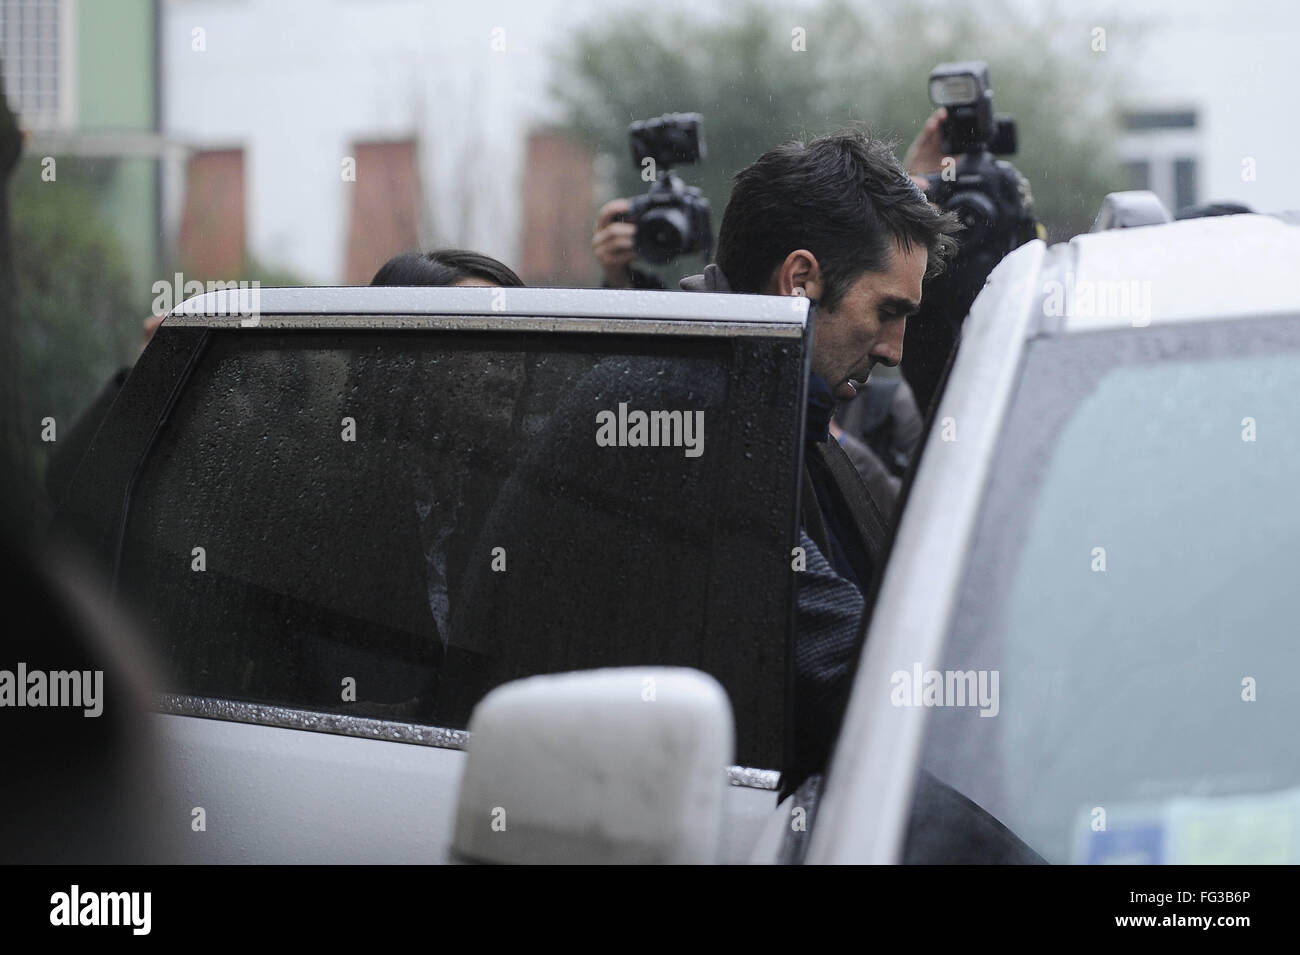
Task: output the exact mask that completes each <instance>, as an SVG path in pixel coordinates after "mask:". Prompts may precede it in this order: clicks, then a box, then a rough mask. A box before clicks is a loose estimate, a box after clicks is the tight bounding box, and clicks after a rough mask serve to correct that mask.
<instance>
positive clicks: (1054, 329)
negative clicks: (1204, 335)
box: [1013, 214, 1300, 335]
mask: <svg viewBox="0 0 1300 955" xmlns="http://www.w3.org/2000/svg"><path fill="white" fill-rule="evenodd" d="M1015 254H1016V253H1013V255H1015ZM1298 264H1300V228H1296V226H1295V225H1293V224H1290V223H1288V222H1286V221H1283V220H1282V219H1280V218H1276V217H1274V216H1267V215H1254V214H1250V215H1246V214H1243V215H1232V216H1211V217H1206V218H1200V219H1184V220H1180V221H1177V222H1169V223H1164V224H1159V225H1149V226H1140V227H1137V228H1127V229H1111V230H1106V231H1102V232H1090V233H1085V234H1083V235H1078V236H1075V237H1074V238H1073V239H1071V240H1070V241H1069V242H1065V243H1061V244H1059V245H1054V246H1052V247H1051V248H1049V249H1048V250H1047V254H1046V255H1045V256H1044V258H1043V263H1042V267H1041V271H1040V282H1039V287H1038V289H1037V294H1038V306H1037V308H1036V309H1035V310H1036V312H1037V314H1038V316H1039V321H1037V322H1036V323H1031V325H1030V328H1029V333H1030V334H1031V335H1043V334H1047V335H1053V334H1075V333H1079V332H1090V331H1097V330H1100V329H1113V328H1121V327H1126V326H1127V327H1145V326H1146V325H1151V324H1163V323H1170V322H1190V321H1203V320H1214V319H1237V318H1257V317H1264V316H1281V315H1294V314H1297V313H1300V284H1297V283H1296V281H1295V280H1294V276H1295V274H1296V271H1297V265H1298Z"/></svg>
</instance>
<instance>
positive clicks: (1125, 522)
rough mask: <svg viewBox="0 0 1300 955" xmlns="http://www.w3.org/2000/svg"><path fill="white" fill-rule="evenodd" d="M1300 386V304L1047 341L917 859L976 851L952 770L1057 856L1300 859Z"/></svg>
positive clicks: (1015, 827)
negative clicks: (958, 833) (1273, 315)
mask: <svg viewBox="0 0 1300 955" xmlns="http://www.w3.org/2000/svg"><path fill="white" fill-rule="evenodd" d="M1297 396H1300V319H1293V318H1287V319H1280V320H1279V319H1273V320H1264V321H1252V322H1244V321H1243V322H1232V323H1226V322H1225V323H1197V324H1190V325H1184V326H1179V327H1170V328H1159V329H1157V328H1152V329H1143V330H1128V331H1124V332H1122V333H1110V332H1108V333H1104V334H1092V335H1076V336H1063V337H1059V338H1052V339H1040V340H1037V341H1034V342H1032V343H1031V344H1030V346H1029V349H1028V353H1027V357H1026V360H1025V364H1024V368H1023V375H1022V378H1021V381H1020V384H1019V388H1018V391H1017V393H1016V395H1015V399H1014V402H1013V405H1012V408H1011V411H1010V413H1009V417H1008V419H1007V422H1006V425H1005V429H1004V432H1003V435H1002V439H1001V441H1000V444H999V449H998V451H997V454H996V457H995V461H994V467H993V472H992V475H991V480H990V482H989V484H988V490H987V494H986V499H985V502H984V507H983V511H982V513H981V515H980V518H979V522H978V525H977V531H976V538H975V542H974V546H973V548H972V550H971V552H970V555H969V563H968V566H967V569H966V576H965V579H964V582H963V586H962V590H961V592H960V597H959V601H958V604H957V607H956V611H955V613H954V615H953V618H952V619H953V623H952V627H951V631H950V633H949V635H948V640H947V643H946V646H945V650H944V653H943V662H942V667H943V670H944V672H945V673H961V674H967V675H968V676H967V680H968V681H969V674H970V672H971V671H974V674H975V680H974V681H973V682H969V685H971V686H974V687H976V688H977V690H978V691H979V692H978V693H977V694H975V695H976V696H978V697H979V699H978V700H977V701H976V702H977V703H978V704H979V705H972V701H970V700H967V705H965V706H954V705H951V704H952V703H953V702H954V700H952V699H949V698H947V697H945V696H944V695H943V694H942V693H940V694H937V695H936V698H937V699H938V700H939V701H940V703H946V704H948V705H937V706H934V708H933V709H928V710H927V721H928V722H927V731H926V742H925V746H924V753H923V757H922V768H923V772H922V774H921V777H920V778H921V780H922V785H921V786H919V787H918V790H917V792H918V797H917V801H916V805H915V807H914V812H913V818H912V822H911V826H910V831H909V836H908V841H907V849H906V851H905V859H906V861H911V862H933V861H954V859H953V853H955V852H957V851H958V849H957V848H955V846H956V845H957V844H956V843H954V842H953V841H952V840H946V841H945V840H944V839H941V838H938V837H937V836H936V835H935V834H936V833H939V832H943V831H945V824H946V822H948V821H949V820H945V819H944V818H943V817H944V815H945V813H946V814H948V815H951V814H952V812H953V811H954V810H953V809H952V806H953V805H954V803H953V802H952V801H951V800H949V801H948V802H946V803H945V802H944V801H943V800H935V799H934V798H933V792H934V780H935V779H937V780H938V781H939V783H940V784H942V786H943V787H944V791H947V789H946V787H951V788H952V789H954V790H956V791H957V792H958V793H960V794H961V795H963V796H965V797H967V799H969V800H971V801H973V802H974V803H976V804H977V805H978V806H979V807H981V808H982V809H983V810H985V811H986V812H987V813H989V814H991V815H992V816H993V817H995V818H996V819H997V820H999V821H1000V822H1001V823H1003V824H1004V825H1005V826H1006V827H1007V828H1008V829H1010V830H1011V832H1013V833H1014V834H1015V835H1016V836H1017V837H1019V839H1021V840H1023V841H1024V842H1025V843H1027V844H1028V846H1029V847H1030V848H1031V849H1032V850H1033V851H1034V852H1035V853H1037V854H1038V855H1040V856H1042V857H1043V858H1044V859H1045V860H1047V861H1048V862H1053V863H1066V862H1072V863H1103V862H1143V863H1223V862H1252V863H1256V862H1295V861H1297V858H1298V857H1300V825H1298V823H1300V736H1298V735H1297V734H1296V732H1295V727H1296V725H1297V724H1300V696H1298V695H1297V694H1296V693H1295V692H1294V688H1293V687H1291V686H1290V685H1289V683H1288V681H1289V679H1290V676H1289V675H1290V674H1294V673H1296V672H1300V641H1298V640H1297V638H1296V624H1295V621H1296V620H1297V618H1300V586H1297V584H1296V572H1297V561H1296V549H1297V545H1298V543H1300V509H1297V508H1296V507H1295V495H1296V492H1297V486H1300V481H1298V480H1297V478H1300V414H1297V412H1298V411H1300V397H1297ZM949 682H951V681H949ZM945 805H946V806H947V807H948V808H947V809H945V808H944V806H945ZM967 808H969V807H967Z"/></svg>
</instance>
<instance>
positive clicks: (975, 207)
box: [926, 60, 1037, 274]
mask: <svg viewBox="0 0 1300 955" xmlns="http://www.w3.org/2000/svg"><path fill="white" fill-rule="evenodd" d="M930 101H931V102H932V103H934V105H935V106H943V107H945V108H946V109H947V110H948V118H947V119H945V120H944V122H943V125H942V126H941V127H940V135H941V137H942V141H943V142H942V147H943V151H944V152H945V153H947V154H949V155H953V156H955V157H956V160H955V163H954V165H952V166H951V167H949V168H946V169H944V170H943V171H941V172H937V173H931V174H930V175H929V176H928V177H927V181H928V183H929V185H928V187H927V189H926V195H927V196H928V197H929V199H930V201H931V202H933V203H934V204H935V205H937V206H938V207H939V208H941V209H943V210H944V211H945V212H955V213H956V214H957V217H958V218H959V219H961V221H962V224H963V225H964V226H965V229H964V230H963V232H962V235H961V247H962V250H963V252H966V251H967V250H970V251H971V252H975V251H980V252H983V253H985V254H986V255H988V256H992V257H993V261H992V263H991V264H990V265H989V269H990V270H991V269H992V266H993V265H996V264H997V262H998V261H999V260H1001V258H1002V256H1004V255H1006V254H1007V253H1008V252H1010V251H1012V250H1013V249H1015V248H1018V247H1019V246H1021V245H1023V244H1024V243H1025V242H1027V241H1029V240H1030V239H1032V238H1034V237H1035V236H1036V235H1037V223H1036V222H1035V220H1034V215H1033V196H1032V195H1031V194H1030V191H1029V183H1028V182H1027V181H1026V180H1025V178H1024V177H1023V176H1022V175H1020V173H1019V172H1018V171H1017V170H1016V168H1015V167H1014V166H1013V165H1011V163H1009V162H1006V161H1005V160H1001V159H996V158H994V157H995V156H1008V155H1012V154H1014V153H1015V151H1016V124H1015V122H1014V121H1013V120H1012V119H1011V118H1010V117H1008V116H999V115H997V114H995V113H994V112H993V89H992V87H991V86H990V85H989V68H988V64H986V63H985V62H984V61H983V60H967V61H964V62H961V63H940V64H939V65H938V66H936V67H935V68H934V69H933V70H931V71H930ZM986 274H987V273H986Z"/></svg>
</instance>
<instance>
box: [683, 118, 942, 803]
mask: <svg viewBox="0 0 1300 955" xmlns="http://www.w3.org/2000/svg"><path fill="white" fill-rule="evenodd" d="M958 228H959V224H958V221H957V219H956V217H955V216H953V215H951V214H945V213H941V212H940V211H939V210H938V209H937V208H936V207H935V206H933V205H932V204H931V203H930V202H929V201H928V200H927V199H926V198H925V194H924V193H923V192H922V191H921V190H920V189H919V188H918V187H917V185H916V183H915V182H914V181H913V180H912V179H911V178H910V177H909V176H908V174H907V173H906V172H905V171H904V169H903V167H902V165H901V164H900V163H899V162H898V160H897V159H896V158H895V157H894V154H893V152H892V150H891V148H890V146H889V145H888V144H887V143H884V142H881V141H879V140H875V139H872V138H871V137H870V136H869V135H868V134H866V133H864V132H862V131H859V130H846V131H844V132H840V133H836V134H835V135H832V136H825V137H822V138H820V139H816V140H813V141H812V142H810V143H807V144H805V143H800V142H792V143H785V144H783V145H780V146H777V147H776V148H774V149H771V150H769V151H768V152H766V153H764V154H763V155H762V156H760V157H759V158H758V160H757V161H755V162H754V163H753V164H752V165H750V166H748V167H747V168H745V169H743V170H741V171H740V172H739V173H738V174H737V175H736V179H735V186H734V188H733V189H732V193H731V199H730V201H729V202H728V203H727V209H726V212H725V213H724V214H723V217H722V227H721V229H720V230H719V233H718V253H717V263H716V264H714V265H710V266H708V267H707V268H706V269H705V270H704V274H702V275H697V276H691V277H690V278H687V279H683V280H682V283H681V284H682V287H683V288H685V289H688V290H699V291H719V292H721V291H734V292H758V293H763V294H768V295H802V296H806V297H807V298H808V299H809V300H810V301H811V303H812V304H813V305H814V306H815V316H814V319H813V356H812V375H811V377H810V379H809V384H808V409H807V419H806V424H805V441H806V442H807V443H806V446H805V449H804V486H803V508H802V515H801V516H802V533H801V538H802V541H801V543H802V546H803V547H804V548H805V551H806V553H807V558H808V560H807V569H806V570H805V571H804V572H803V573H802V574H800V579H799V596H798V604H799V609H798V615H799V633H798V638H797V640H796V645H795V753H794V765H793V766H791V767H789V771H788V772H787V774H786V777H787V782H786V785H787V787H789V786H791V785H794V784H797V783H798V782H799V781H800V780H801V779H802V778H804V777H806V776H808V775H810V774H812V773H815V772H818V771H819V770H821V769H822V768H823V766H824V764H825V761H826V759H827V757H828V755H829V751H830V746H831V743H832V742H833V740H834V737H835V733H836V731H837V729H838V726H839V721H840V717H841V715H842V713H843V708H844V705H845V703H846V702H847V697H848V690H849V682H850V679H849V678H850V673H851V668H852V665H853V662H854V659H855V651H856V646H857V641H858V638H859V635H860V631H861V624H862V622H863V620H862V617H863V610H864V609H865V606H866V597H867V596H868V595H869V594H870V590H871V587H872V584H873V579H874V577H875V575H876V574H877V573H878V572H879V571H880V569H881V565H882V562H883V559H884V551H885V547H886V545H887V537H888V530H889V523H890V520H889V518H888V517H886V515H887V514H892V507H891V503H892V502H879V501H877V500H876V499H875V498H873V496H872V494H871V492H870V491H869V490H868V488H867V486H866V485H865V484H864V483H863V481H862V480H861V478H860V477H859V475H858V471H857V470H856V469H855V467H854V465H853V463H852V462H851V461H850V460H849V457H848V455H846V454H845V452H844V450H843V449H842V448H841V447H840V444H839V442H837V441H835V440H834V439H832V437H831V434H830V423H831V415H832V413H833V411H834V408H835V399H836V398H840V399H851V398H853V397H854V395H856V394H857V392H858V390H859V389H860V388H862V387H863V386H864V385H865V383H866V381H867V377H868V375H869V374H870V373H871V370H872V368H873V367H874V366H876V365H877V364H883V365H890V366H893V365H897V364H898V363H899V362H900V361H901V360H902V357H903V331H904V328H905V327H906V323H907V318H908V316H909V315H911V314H913V313H915V312H916V311H917V309H918V308H919V307H920V304H921V288H922V282H923V281H924V279H926V278H927V277H929V276H931V275H935V274H937V273H938V272H940V271H941V270H942V269H943V268H944V266H945V264H946V263H947V262H948V261H949V259H950V258H951V256H952V254H953V253H954V252H955V250H956V241H955V239H954V238H953V236H954V235H955V233H956V232H957V230H958Z"/></svg>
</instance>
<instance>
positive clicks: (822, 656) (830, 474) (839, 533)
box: [681, 265, 892, 794]
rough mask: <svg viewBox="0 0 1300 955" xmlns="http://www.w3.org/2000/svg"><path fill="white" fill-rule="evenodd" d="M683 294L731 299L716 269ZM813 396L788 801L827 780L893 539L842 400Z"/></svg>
mask: <svg viewBox="0 0 1300 955" xmlns="http://www.w3.org/2000/svg"><path fill="white" fill-rule="evenodd" d="M681 287H682V288H683V289H685V290H687V291H694V292H730V291H731V285H730V283H728V281H727V277H726V276H725V275H724V274H723V272H722V270H721V269H719V268H718V267H717V266H716V265H710V266H708V267H707V268H705V270H704V272H703V273H702V274H700V275H692V276H689V277H687V278H684V279H682V281H681ZM808 392H809V405H808V410H807V414H808V419H807V423H806V426H805V428H806V430H805V446H804V473H803V487H802V491H801V494H800V497H801V499H802V500H801V504H800V516H801V523H802V534H801V540H800V543H801V545H802V546H804V548H805V550H806V552H807V568H806V570H805V571H804V572H802V573H801V574H800V576H799V581H798V592H797V598H796V602H797V607H796V617H797V623H796V626H797V633H796V637H795V652H794V658H795V692H794V697H795V699H794V724H795V727H794V739H795V744H794V752H793V754H791V759H790V761H789V765H788V766H787V767H785V772H784V773H783V778H782V792H783V794H784V793H788V792H792V791H793V790H794V788H795V787H797V786H798V784H799V782H801V781H802V780H803V779H805V778H806V777H807V776H809V775H811V774H812V773H815V772H820V771H821V770H822V769H823V768H824V767H825V764H826V761H827V759H828V758H829V755H830V749H831V745H832V744H833V742H834V740H835V736H836V734H837V733H838V731H839V725H840V720H841V718H842V716H843V713H844V707H845V705H846V704H847V702H848V692H849V688H850V684H851V682H852V674H853V665H854V663H855V661H856V659H857V645H858V635H859V632H860V630H861V625H862V622H863V621H862V614H863V611H864V609H865V607H866V599H867V597H868V596H869V595H870V594H871V592H872V589H873V586H874V580H875V577H876V575H877V574H878V573H879V572H880V568H881V566H882V564H883V561H884V557H885V548H886V546H887V543H888V535H889V521H888V520H887V519H886V517H885V513H886V511H885V509H883V508H882V507H881V506H880V505H879V504H878V502H877V501H876V500H875V498H874V497H873V496H872V493H871V492H870V491H869V490H868V488H867V485H866V484H865V483H864V482H863V480H862V478H861V476H860V475H859V474H858V471H857V469H856V468H855V467H854V465H853V462H852V461H850V460H849V457H848V455H847V454H846V453H845V452H844V449H843V448H841V447H840V445H839V444H838V442H836V441H835V440H833V439H832V438H831V437H830V433H829V431H828V425H829V422H830V417H831V413H832V411H833V410H834V400H833V398H831V396H830V390H829V388H828V387H827V386H826V384H825V382H822V381H821V379H820V378H818V377H817V376H815V375H814V376H813V380H812V381H810V383H809V389H808ZM890 509H891V510H892V507H891V508H890ZM810 544H811V546H809V545H810Z"/></svg>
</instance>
